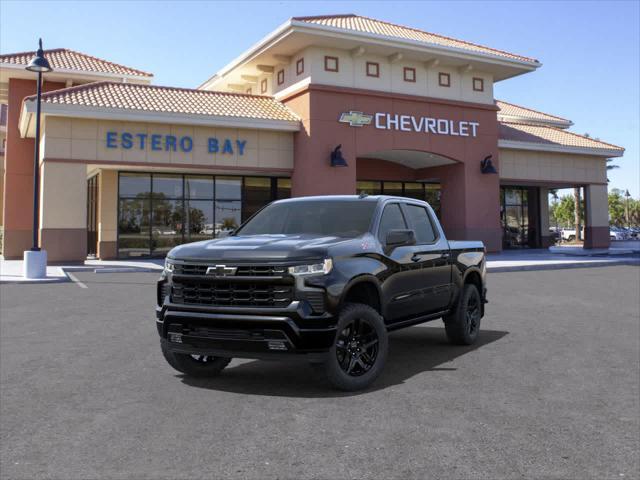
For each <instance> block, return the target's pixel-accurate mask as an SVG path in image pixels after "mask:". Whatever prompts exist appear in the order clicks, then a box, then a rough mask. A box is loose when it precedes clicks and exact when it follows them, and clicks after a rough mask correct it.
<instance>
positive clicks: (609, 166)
mask: <svg viewBox="0 0 640 480" xmlns="http://www.w3.org/2000/svg"><path fill="white" fill-rule="evenodd" d="M609 162H613V158H607V172H608V171H609V170H615V169H616V168H620V165H609ZM609 181H610V180H609V178H608V177H607V182H609Z"/></svg>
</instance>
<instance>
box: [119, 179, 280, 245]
mask: <svg viewBox="0 0 640 480" xmlns="http://www.w3.org/2000/svg"><path fill="white" fill-rule="evenodd" d="M243 184H244V186H245V188H244V192H243ZM272 185H274V186H275V187H277V188H274V187H272ZM118 189H119V199H118V256H120V257H141V256H150V255H151V256H163V255H166V253H167V252H168V251H169V250H171V249H172V248H173V247H174V246H176V245H180V244H181V243H185V242H195V241H199V240H206V239H209V238H213V237H217V236H224V235H228V234H229V233H230V232H232V231H233V230H235V229H236V228H237V227H238V226H239V225H240V223H241V221H242V217H243V211H244V213H245V215H247V216H248V215H250V214H251V213H253V212H254V211H256V210H258V209H260V208H262V207H263V206H264V205H266V204H267V203H269V202H271V201H272V200H274V198H273V197H274V196H276V194H277V195H282V197H283V198H285V197H289V196H290V195H291V179H289V178H278V179H276V178H271V177H245V178H243V177H230V176H220V177H214V176H212V175H175V174H148V173H124V172H123V173H120V175H119V185H118Z"/></svg>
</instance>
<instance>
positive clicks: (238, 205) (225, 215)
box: [214, 200, 242, 237]
mask: <svg viewBox="0 0 640 480" xmlns="http://www.w3.org/2000/svg"><path fill="white" fill-rule="evenodd" d="M215 208H216V225H215V232H214V233H215V236H216V237H226V236H227V235H229V234H230V233H231V232H233V231H234V230H235V229H236V228H238V227H239V226H240V223H242V221H241V217H242V202H240V201H226V200H218V201H216V203H215Z"/></svg>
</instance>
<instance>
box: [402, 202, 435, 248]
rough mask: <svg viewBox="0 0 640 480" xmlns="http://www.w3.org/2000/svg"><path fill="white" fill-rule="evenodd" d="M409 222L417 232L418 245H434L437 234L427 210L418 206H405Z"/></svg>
mask: <svg viewBox="0 0 640 480" xmlns="http://www.w3.org/2000/svg"><path fill="white" fill-rule="evenodd" d="M405 207H406V212H407V221H408V222H409V225H410V226H411V228H413V229H414V230H415V232H416V243H433V242H434V241H435V239H436V233H435V232H434V231H433V226H432V225H431V221H430V220H429V214H428V213H427V209H426V208H424V207H419V206H418V205H405Z"/></svg>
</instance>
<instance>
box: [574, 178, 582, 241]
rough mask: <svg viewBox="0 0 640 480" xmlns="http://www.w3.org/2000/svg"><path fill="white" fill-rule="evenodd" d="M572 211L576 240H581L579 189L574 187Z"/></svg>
mask: <svg viewBox="0 0 640 480" xmlns="http://www.w3.org/2000/svg"><path fill="white" fill-rule="evenodd" d="M573 211H574V219H575V221H574V224H575V229H576V240H582V229H581V228H580V187H575V188H574V189H573Z"/></svg>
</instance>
